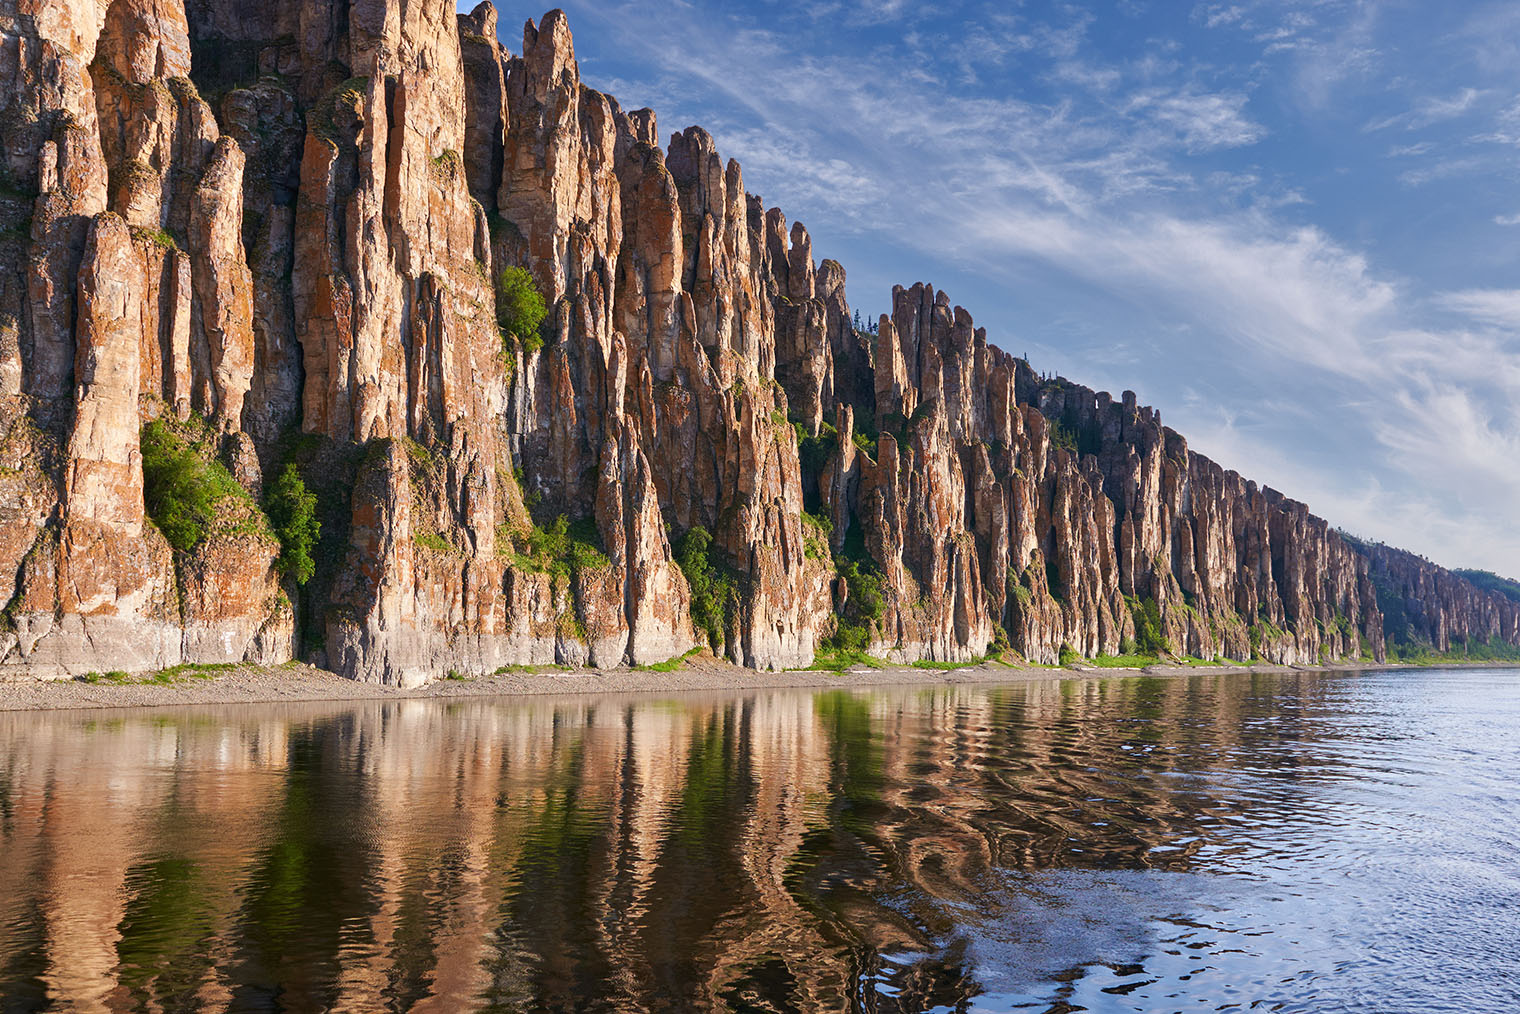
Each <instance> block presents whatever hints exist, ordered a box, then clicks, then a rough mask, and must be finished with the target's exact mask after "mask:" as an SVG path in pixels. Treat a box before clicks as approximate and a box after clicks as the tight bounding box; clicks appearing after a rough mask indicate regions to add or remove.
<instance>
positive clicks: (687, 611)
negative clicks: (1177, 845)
mask: <svg viewBox="0 0 1520 1014" xmlns="http://www.w3.org/2000/svg"><path fill="white" fill-rule="evenodd" d="M0 32H3V41H0V76H3V78H4V80H5V83H6V85H7V87H4V88H0V124H3V129H0V143H3V146H4V151H3V156H4V162H3V166H0V575H3V576H0V582H3V583H4V587H3V588H0V599H3V600H4V601H5V602H6V603H7V604H6V606H5V609H4V614H3V620H0V658H3V663H4V665H6V666H18V667H20V666H24V667H27V668H28V670H29V671H33V672H37V673H42V674H55V675H63V674H68V673H80V672H84V671H88V670H101V669H130V670H145V669H155V668H161V667H164V666H168V665H172V664H175V663H179V662H183V661H195V662H219V661H231V660H240V659H253V660H259V661H265V662H278V661H282V660H285V659H288V658H291V657H294V656H300V657H304V658H307V659H310V660H312V661H315V662H318V663H320V664H325V665H327V666H329V667H331V668H333V669H336V670H337V671H339V672H341V673H343V674H345V675H347V676H350V677H353V678H355V679H362V680H371V681H383V682H387V683H399V684H416V683H419V682H422V681H425V680H427V679H431V678H435V677H438V676H441V675H443V674H445V673H447V672H449V671H451V670H453V671H458V672H461V673H470V672H482V671H490V670H494V669H496V668H498V667H501V666H507V665H532V664H545V663H551V662H556V661H558V662H564V663H576V664H583V663H589V664H592V665H597V666H611V665H617V664H621V663H632V664H646V663H651V662H658V661H662V660H665V659H668V658H671V657H673V656H677V655H680V654H683V653H685V652H687V651H688V650H690V649H691V648H693V647H694V646H696V645H699V644H711V645H712V646H713V647H714V648H715V650H717V651H718V652H719V653H720V654H724V655H726V656H727V657H729V658H732V659H733V660H735V661H737V662H740V663H742V664H744V665H748V666H754V667H760V668H782V667H789V666H801V665H806V664H808V663H809V662H810V661H811V660H812V659H813V658H814V656H815V653H816V652H818V651H820V650H821V648H820V646H821V645H823V646H826V648H827V650H828V651H830V652H832V653H835V654H840V653H844V654H849V653H867V654H871V655H876V656H881V657H885V658H890V659H893V660H897V661H912V660H918V659H926V660H938V661H959V660H970V659H974V658H978V657H980V656H983V655H985V654H987V653H989V652H993V651H1005V650H1009V651H1015V652H1018V653H1020V654H1022V655H1023V656H1025V657H1026V658H1028V659H1030V660H1033V661H1037V662H1046V663H1052V662H1056V661H1058V660H1060V659H1061V658H1062V657H1063V656H1065V657H1067V658H1069V657H1071V656H1072V655H1073V654H1075V655H1087V656H1093V655H1098V654H1110V655H1112V654H1118V653H1121V652H1128V651H1140V652H1151V653H1154V652H1157V651H1163V650H1165V651H1170V652H1172V653H1176V654H1186V655H1191V656H1197V657H1202V658H1208V659H1212V658H1215V657H1221V656H1225V657H1229V658H1235V659H1246V658H1251V657H1262V658H1266V659H1270V660H1273V661H1278V662H1317V661H1329V660H1341V659H1348V658H1360V657H1366V658H1373V659H1379V660H1381V659H1383V658H1384V657H1385V650H1386V648H1385V643H1386V642H1385V632H1386V633H1389V634H1394V635H1396V638H1397V639H1398V640H1399V641H1400V643H1405V642H1407V643H1420V644H1428V645H1429V646H1430V647H1431V649H1432V650H1443V651H1444V650H1452V649H1454V648H1456V647H1459V646H1462V647H1470V646H1472V645H1486V646H1502V647H1513V646H1516V645H1520V603H1517V602H1515V601H1514V600H1513V599H1511V598H1508V597H1506V596H1505V595H1504V594H1503V593H1502V592H1501V591H1499V590H1491V589H1484V588H1479V587H1478V586H1476V585H1474V584H1473V583H1472V582H1471V581H1469V580H1467V579H1464V578H1462V577H1459V576H1457V575H1455V574H1452V573H1451V572H1449V571H1445V570H1442V569H1440V568H1438V567H1435V566H1434V565H1431V564H1428V563H1426V562H1424V561H1421V560H1418V559H1417V558H1414V557H1411V556H1409V555H1408V554H1402V553H1399V552H1397V551H1394V550H1388V549H1385V548H1383V547H1374V546H1362V545H1360V544H1355V543H1353V542H1351V541H1348V540H1347V539H1344V538H1342V537H1341V536H1340V535H1338V534H1337V533H1336V532H1335V531H1334V530H1332V529H1331V528H1330V527H1329V526H1328V525H1327V524H1326V522H1324V521H1323V520H1321V519H1319V518H1317V517H1314V516H1313V515H1311V514H1310V513H1309V512H1308V509H1307V508H1306V507H1305V506H1304V505H1303V504H1300V503H1297V502H1295V501H1293V500H1290V499H1287V498H1286V497H1284V496H1282V495H1281V494H1279V493H1277V492H1275V491H1273V490H1270V489H1265V488H1261V487H1258V486H1257V485H1256V484H1255V483H1252V482H1250V481H1249V480H1247V479H1244V478H1242V477H1241V476H1239V475H1238V474H1236V473H1235V472H1231V471H1226V470H1225V469H1223V468H1221V467H1220V466H1218V465H1216V464H1214V463H1213V462H1211V461H1209V460H1208V459H1206V458H1204V457H1201V456H1200V455H1197V454H1194V453H1192V452H1191V451H1189V450H1188V448H1187V443H1186V441H1185V440H1184V439H1183V438H1182V436H1180V435H1179V434H1177V433H1175V432H1173V431H1172V430H1170V429H1167V428H1165V427H1164V426H1162V424H1161V420H1160V417H1159V415H1158V414H1157V413H1156V412H1155V411H1153V410H1151V409H1148V408H1144V407H1142V406H1139V405H1138V404H1136V400H1135V396H1134V395H1133V394H1130V393H1128V392H1126V393H1125V394H1124V395H1123V397H1122V398H1121V399H1118V400H1115V399H1113V398H1112V397H1110V396H1109V395H1107V394H1099V393H1094V392H1093V391H1091V390H1088V389H1087V388H1084V387H1080V386H1077V385H1075V384H1072V383H1069V382H1067V381H1065V380H1060V379H1057V380H1049V379H1042V378H1041V377H1040V376H1039V375H1037V374H1036V373H1035V372H1034V371H1033V370H1032V369H1031V368H1030V366H1029V364H1028V363H1026V362H1024V361H1022V360H1019V359H1015V358H1013V357H1011V356H1009V355H1007V354H1006V353H1004V352H1002V351H1000V350H998V349H997V348H996V347H994V346H991V345H989V344H988V342H987V338H986V335H985V333H984V331H983V330H981V329H979V328H976V327H975V326H974V324H973V321H972V318H971V315H970V314H969V313H967V312H966V311H965V310H963V309H961V308H959V307H954V306H952V304H951V302H950V300H949V299H948V298H947V297H946V295H945V294H944V293H943V292H937V291H936V290H934V289H933V288H932V287H930V286H927V285H921V284H920V285H914V286H912V287H911V288H897V289H895V290H894V291H893V293H892V305H891V312H890V313H889V314H884V315H882V316H881V317H880V318H879V319H878V320H877V321H876V322H874V323H873V324H872V325H871V326H870V327H868V328H857V327H856V326H855V323H854V319H855V318H854V315H853V314H852V311H851V309H850V307H849V305H848V304H847V303H846V300H845V271H844V268H843V267H842V266H841V265H839V264H838V263H837V262H835V261H831V260H824V261H822V262H821V263H815V261H814V259H813V254H812V246H811V240H810V238H809V236H808V233H807V230H806V229H804V228H803V226H802V224H801V223H799V222H793V223H791V224H790V226H788V223H787V221H786V218H785V216H784V215H783V214H782V212H781V211H780V210H778V209H775V208H770V209H767V208H766V207H765V206H764V205H763V204H762V203H761V201H760V199H759V198H758V197H757V196H755V195H753V194H749V193H747V192H746V190H745V188H744V181H743V177H742V173H741V171H740V167H739V165H738V164H737V163H736V162H733V161H729V162H727V163H725V162H723V160H722V159H720V158H719V156H718V153H717V152H716V151H715V150H714V144H713V140H712V138H711V137H710V136H708V134H707V133H706V132H704V131H703V130H701V129H700V128H697V127H692V128H688V129H687V130H685V131H683V132H681V133H678V134H673V135H671V136H670V138H669V140H668V142H667V143H666V145H665V147H664V148H663V149H662V148H661V147H660V138H659V134H658V132H657V129H656V124H655V116H654V113H653V112H651V111H649V110H634V111H625V110H623V109H622V108H621V107H620V106H619V105H618V103H617V101H616V100H615V99H614V98H612V97H611V96H608V95H603V94H601V93H599V92H596V91H593V90H591V89H589V88H586V87H585V86H583V85H582V84H581V82H580V79H579V71H578V69H577V65H576V62H575V57H574V54H573V51H572V45H571V38H570V32H569V28H568V26H567V23H566V20H565V17H564V15H563V14H562V13H560V12H558V11H551V12H550V13H548V14H546V15H545V16H544V17H543V18H542V19H541V20H540V21H539V22H538V23H537V24H534V23H533V22H529V23H528V24H527V25H526V26H525V28H524V30H523V42H522V50H521V52H520V53H519V54H515V55H514V54H513V53H510V52H509V51H508V50H507V49H506V48H504V47H502V46H501V45H500V44H499V43H498V41H497V15H496V11H495V10H494V9H493V8H492V7H491V6H490V5H489V4H481V5H480V6H479V7H477V8H476V9H475V10H474V11H473V12H472V13H470V14H469V15H458V16H457V17H456V14H455V10H454V7H453V5H452V4H451V3H447V2H445V0H409V2H401V3H390V4H386V3H382V2H379V0H351V2H346V3H345V2H341V0H326V2H324V0H270V2H268V3H261V4H243V3H234V2H231V0H195V2H193V3H185V2H183V0H114V2H112V3H110V4H108V5H105V4H97V3H94V2H84V0H69V2H59V3H49V4H42V5H35V6H34V5H31V4H21V5H20V6H19V8H18V7H17V6H16V5H12V6H11V7H10V8H9V9H8V10H7V11H5V12H0ZM514 268H523V269H526V271H527V273H528V276H530V278H531V284H526V283H524V282H522V281H521V280H520V279H518V278H515V277H514V275H513V273H512V272H511V271H510V269H514ZM534 290H536V292H537V296H540V297H542V304H543V311H544V312H545V314H546V316H545V318H544V320H543V322H542V323H541V324H535V318H536V317H537V313H538V311H537V308H536V297H535V296H534ZM311 522H319V523H320V536H319V537H318V538H316V539H314V540H313V539H312V538H311V537H310V536H311V535H312V534H313V532H314V531H315V528H314V526H313V524H311ZM308 577H309V580H307V578H308ZM1390 619H1396V620H1397V621H1398V629H1397V631H1394V630H1392V629H1388V630H1386V631H1385V627H1387V626H1388V621H1389V620H1390Z"/></svg>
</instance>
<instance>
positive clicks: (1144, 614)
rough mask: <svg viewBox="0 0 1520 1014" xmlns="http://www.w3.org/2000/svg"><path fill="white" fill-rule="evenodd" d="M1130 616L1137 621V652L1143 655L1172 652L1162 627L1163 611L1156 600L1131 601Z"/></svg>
mask: <svg viewBox="0 0 1520 1014" xmlns="http://www.w3.org/2000/svg"><path fill="white" fill-rule="evenodd" d="M1129 608H1130V614H1131V615H1132V616H1133V617H1134V619H1135V651H1136V652H1137V653H1138V654H1141V655H1165V654H1167V653H1168V652H1170V651H1171V650H1172V646H1171V644H1170V642H1168V641H1167V639H1166V633H1165V631H1164V628H1163V627H1162V625H1161V610H1160V608H1159V607H1158V606H1157V605H1156V600H1155V599H1130V600H1129Z"/></svg>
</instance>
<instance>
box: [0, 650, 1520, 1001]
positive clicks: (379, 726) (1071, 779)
mask: <svg viewBox="0 0 1520 1014" xmlns="http://www.w3.org/2000/svg"><path fill="white" fill-rule="evenodd" d="M1517 800H1520V671H1515V670H1500V669H1494V670H1443V671H1438V670H1425V671H1400V672H1377V671H1370V672H1365V673H1308V672H1304V673H1293V674H1290V675H1237V676H1195V677H1190V678H1189V677H1184V678H1167V679H1162V678H1146V677H1120V678H1107V679H1060V680H1056V679H1052V680H1049V681H1039V682H1031V683H1020V684H1012V685H1008V686H985V685H980V686H958V685H951V684H935V685H927V686H920V687H909V688H901V689H872V690H843V689H841V690H837V691H836V690H825V691H813V690H806V691H803V690H777V691H766V692H756V693H747V694H742V695H722V694H706V695H703V694H693V695H685V696H679V697H666V698H661V697H658V696H636V697H635V696H624V697H596V696H582V697H565V698H553V699H545V698H498V699H472V700H465V701H442V700H408V701H393V702H379V703H359V704H328V705H298V706H297V705H292V706H280V705H252V706H249V705H244V706H239V707H236V708H231V707H229V708H218V707H200V708H185V709H179V710H169V709H152V710H148V709H145V710H139V711H130V712H129V711H113V712H104V711H100V712H83V711H79V712H54V713H43V714H37V713H30V714H28V713H13V714H0V997H3V1002H0V1010H3V1011H5V1012H12V1011H32V1010H80V1011H137V1010H161V1011H180V1010H218V1011H220V1010H231V1011H316V1010H341V1011H366V1012H367V1011H386V1010H390V1011H403V1010H414V1011H459V1010H491V1011H540V1010H542V1011H572V1010H574V1011H582V1010H584V1011H651V1012H653V1011H678V1010H725V1011H748V1012H774V1011H844V1010H854V1011H869V1012H876V1014H888V1012H897V1011H930V1010H933V1011H1037V1012H1050V1014H1056V1012H1070V1011H1081V1010H1087V1011H1174V1010H1188V1011H1193V1010H1200V1011H1201V1010H1207V1011H1215V1010H1230V1011H1248V1010H1268V1011H1281V1012H1296V1011H1314V1012H1321V1011H1324V1012H1337V1011H1358V1012H1360V1011H1366V1012H1369V1014H1373V1012H1376V1014H1399V1012H1420V1014H1425V1012H1430V1011H1457V1010H1460V1011H1472V1012H1494V1014H1498V1012H1509V1011H1515V1010H1520V851H1517V849H1516V841H1517V838H1520V802H1517Z"/></svg>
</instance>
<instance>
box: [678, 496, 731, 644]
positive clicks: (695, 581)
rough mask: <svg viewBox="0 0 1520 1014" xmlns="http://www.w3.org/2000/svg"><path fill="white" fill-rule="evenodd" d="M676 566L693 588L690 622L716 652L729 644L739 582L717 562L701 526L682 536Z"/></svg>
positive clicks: (710, 537) (710, 542) (710, 541)
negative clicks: (730, 625)
mask: <svg viewBox="0 0 1520 1014" xmlns="http://www.w3.org/2000/svg"><path fill="white" fill-rule="evenodd" d="M676 566H678V567H680V568H681V573H682V574H684V575H685V576H686V583H687V584H688V585H689V586H690V587H691V621H692V623H693V624H695V625H696V627H697V629H698V630H701V631H704V632H705V633H706V634H707V643H708V644H709V645H710V646H711V647H712V649H713V651H714V652H717V651H718V650H719V649H720V648H722V646H723V645H724V644H725V643H726V641H727V638H728V623H729V619H730V618H731V617H732V616H733V614H734V611H735V610H736V609H737V608H738V604H739V585H738V582H737V581H736V580H735V578H734V575H733V574H732V573H730V572H729V570H728V568H727V567H725V566H723V564H722V562H721V561H720V560H719V559H717V556H716V554H715V553H714V552H713V545H712V535H711V534H709V533H708V531H707V529H705V528H703V527H701V526H700V525H698V526H697V527H696V528H693V529H691V530H690V531H688V532H687V533H686V534H685V535H683V536H682V537H681V542H680V544H679V545H678V546H677V547H676Z"/></svg>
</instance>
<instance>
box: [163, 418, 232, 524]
mask: <svg viewBox="0 0 1520 1014" xmlns="http://www.w3.org/2000/svg"><path fill="white" fill-rule="evenodd" d="M141 440H142V458H143V499H144V502H145V504H146V506H147V508H148V517H150V518H151V519H152V520H153V524H154V525H156V526H157V527H158V530H159V531H161V532H163V533H164V538H166V539H168V540H169V545H171V546H173V547H174V548H175V549H177V550H179V551H180V552H181V553H188V552H190V550H192V549H194V548H195V547H196V546H198V545H199V544H200V543H201V540H203V539H204V538H205V537H206V532H207V530H208V529H209V528H210V527H211V523H212V521H213V520H215V518H216V502H217V501H218V500H220V499H222V498H223V497H228V496H243V497H246V496H247V493H246V492H244V490H243V487H241V486H239V485H238V484H237V480H235V479H233V478H232V476H231V475H230V474H229V473H228V471H227V469H226V468H224V467H222V463H221V462H219V461H217V460H216V459H215V458H209V457H208V456H207V455H204V454H202V453H200V452H199V451H198V450H197V449H196V448H195V447H194V446H192V445H191V444H190V443H188V442H187V441H186V440H185V439H184V438H183V437H182V436H180V434H179V433H177V432H175V431H174V429H173V428H171V427H170V426H169V425H168V424H167V423H165V422H164V421H163V420H162V419H153V420H151V421H150V422H148V424H147V425H145V426H144V427H143V428H142V434H141Z"/></svg>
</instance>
